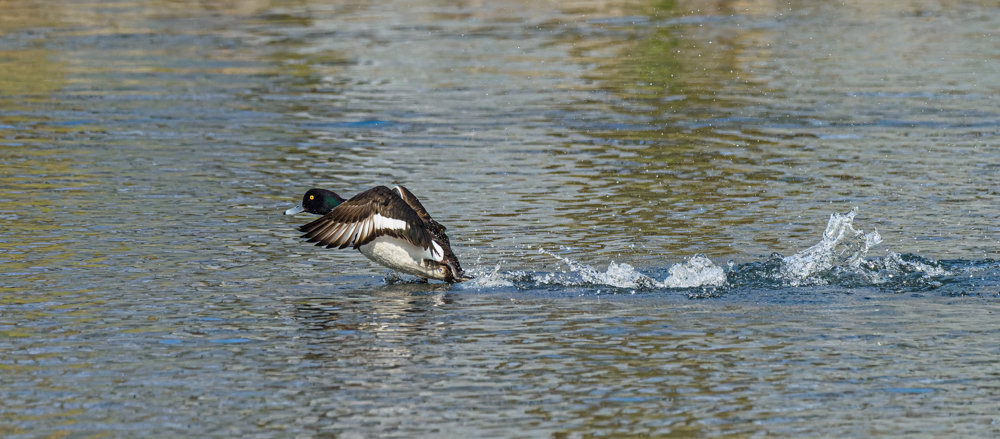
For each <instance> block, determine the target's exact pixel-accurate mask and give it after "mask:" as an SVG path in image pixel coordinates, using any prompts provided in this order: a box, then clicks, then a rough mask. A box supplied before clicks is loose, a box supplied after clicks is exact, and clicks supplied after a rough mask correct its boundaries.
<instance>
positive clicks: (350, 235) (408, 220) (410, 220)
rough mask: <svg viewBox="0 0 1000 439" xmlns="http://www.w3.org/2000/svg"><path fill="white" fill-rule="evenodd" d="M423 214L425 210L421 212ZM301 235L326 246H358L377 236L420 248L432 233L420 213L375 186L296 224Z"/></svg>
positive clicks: (429, 246)
mask: <svg viewBox="0 0 1000 439" xmlns="http://www.w3.org/2000/svg"><path fill="white" fill-rule="evenodd" d="M424 213H425V214H426V212H424ZM299 231H301V232H303V233H305V235H303V237H304V238H309V239H308V242H315V243H316V245H325V246H326V248H333V247H337V248H347V247H354V248H358V247H360V246H362V245H365V244H367V243H369V242H371V241H372V240H374V239H375V238H378V237H379V236H385V235H388V236H392V237H396V238H400V239H404V240H406V241H408V242H410V243H412V244H414V245H417V246H420V247H421V248H423V249H428V248H432V245H431V242H432V240H433V236H432V235H431V233H430V232H429V231H428V230H427V229H426V228H425V227H424V221H423V219H422V218H421V217H420V215H419V214H418V213H417V212H416V211H414V209H413V208H412V207H410V205H409V204H408V203H406V202H405V201H403V199H402V198H400V197H399V195H398V193H397V192H396V191H393V190H391V189H389V188H387V187H385V186H376V187H373V188H371V189H368V190H366V191H364V192H361V193H359V194H357V195H355V196H354V197H352V198H351V199H350V200H347V201H345V202H343V203H341V204H340V205H339V206H337V207H335V208H334V209H333V210H331V211H330V213H327V214H326V215H323V216H322V217H321V218H319V219H317V220H316V221H313V222H311V223H309V224H306V225H304V226H302V227H299Z"/></svg>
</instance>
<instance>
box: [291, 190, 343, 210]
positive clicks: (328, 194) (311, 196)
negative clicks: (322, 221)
mask: <svg viewBox="0 0 1000 439" xmlns="http://www.w3.org/2000/svg"><path fill="white" fill-rule="evenodd" d="M343 202H344V198H341V196H340V195H337V193H336V192H334V191H328V190H326V189H316V188H313V189H309V190H308V191H306V194H305V195H303V196H302V204H301V205H299V206H295V207H293V208H291V209H288V210H286V211H285V215H295V214H296V213H299V212H309V213H315V214H317V215H326V214H327V213H328V212H330V211H331V210H333V208H334V207H337V206H339V205H340V203H343Z"/></svg>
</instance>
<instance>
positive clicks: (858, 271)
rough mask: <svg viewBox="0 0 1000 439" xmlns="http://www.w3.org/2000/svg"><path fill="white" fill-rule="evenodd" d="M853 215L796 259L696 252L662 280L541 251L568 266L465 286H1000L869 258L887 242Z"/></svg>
mask: <svg viewBox="0 0 1000 439" xmlns="http://www.w3.org/2000/svg"><path fill="white" fill-rule="evenodd" d="M855 215H857V208H854V209H852V210H851V211H850V212H847V213H844V214H840V213H834V214H832V215H831V216H830V220H829V222H827V225H826V230H825V231H824V232H823V236H822V238H821V239H820V241H819V242H818V243H816V244H815V245H813V246H812V247H809V248H807V249H805V250H802V251H800V252H798V253H795V254H793V255H791V256H781V255H779V254H774V255H772V256H771V257H770V258H768V259H766V260H762V261H756V262H750V263H746V264H740V265H734V264H731V263H730V264H729V265H727V267H726V268H723V267H720V266H719V265H716V264H715V263H714V262H713V261H712V260H711V259H709V258H708V257H707V256H705V255H701V254H697V255H694V256H691V257H689V258H687V259H685V260H684V261H682V262H679V263H676V264H673V265H672V266H670V268H669V269H668V275H667V276H666V277H665V278H664V279H662V280H658V279H655V278H653V277H651V276H648V275H646V274H643V273H641V272H639V270H637V269H636V268H635V267H633V266H631V265H629V264H626V263H615V262H611V263H610V264H609V265H608V267H607V269H606V270H604V271H601V270H598V269H596V268H594V267H592V266H590V265H586V264H582V263H579V262H576V261H573V260H571V259H569V258H566V257H563V256H559V255H556V254H554V253H551V252H548V251H546V250H544V249H540V250H539V252H540V253H543V254H545V255H548V256H551V257H552V258H554V259H556V260H557V261H559V262H561V263H562V264H564V265H565V266H566V267H567V270H564V271H561V272H549V273H537V272H524V271H515V272H503V271H501V270H500V266H499V265H498V266H497V267H495V268H494V269H493V270H492V271H487V272H482V271H479V272H476V273H475V275H476V278H475V279H473V280H472V281H469V282H468V283H467V286H469V287H473V288H498V287H515V288H518V289H533V288H541V287H546V286H564V287H590V288H596V289H598V291H601V289H602V288H606V289H607V290H608V291H609V292H616V293H617V292H630V293H634V292H637V291H652V290H663V289H681V290H686V293H687V294H688V295H689V296H690V297H712V296H719V295H723V294H725V293H726V292H727V291H731V290H734V289H741V288H764V289H780V288H795V287H807V286H817V285H832V286H839V287H844V288H877V289H883V290H890V291H927V290H933V289H936V288H939V287H942V286H944V285H946V284H949V283H951V284H953V283H954V281H955V280H956V279H957V278H960V277H962V278H963V279H964V277H968V276H967V275H968V273H970V272H973V273H974V272H976V271H991V273H993V274H992V275H990V276H983V277H982V282H981V283H980V284H977V285H973V286H974V287H977V288H976V289H978V290H982V288H979V287H982V286H983V285H984V284H985V285H986V286H987V287H992V286H993V284H996V283H1000V282H998V281H997V279H996V278H997V276H996V273H995V271H996V269H997V267H996V263H995V262H994V261H980V262H971V263H970V262H962V261H953V262H951V263H941V262H938V261H934V260H930V259H925V258H921V257H919V256H913V255H900V254H897V253H892V252H889V253H888V255H887V256H883V257H872V258H869V257H868V253H869V251H870V250H871V249H872V248H873V247H875V246H877V245H878V244H880V243H881V242H882V237H881V236H880V235H879V234H878V231H871V232H868V233H865V232H864V231H863V230H860V229H856V228H855V227H854V217H855ZM474 271H477V270H474ZM957 273H960V274H963V275H965V276H964V277H963V276H959V274H957ZM963 282H964V281H963ZM965 283H966V284H967V282H965ZM969 287H970V285H962V286H960V287H959V288H958V289H957V292H949V293H950V294H965V291H968V290H969ZM988 290H989V288H987V291H988ZM980 292H981V291H980Z"/></svg>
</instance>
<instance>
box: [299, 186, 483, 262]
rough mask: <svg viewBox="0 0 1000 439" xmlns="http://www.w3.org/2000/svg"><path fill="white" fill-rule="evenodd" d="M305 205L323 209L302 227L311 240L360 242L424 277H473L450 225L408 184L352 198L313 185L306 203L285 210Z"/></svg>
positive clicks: (380, 258)
mask: <svg viewBox="0 0 1000 439" xmlns="http://www.w3.org/2000/svg"><path fill="white" fill-rule="evenodd" d="M302 211H306V212H311V213H316V214H320V215H323V216H322V217H321V218H319V219H317V220H315V221H313V222H311V223H309V224H306V225H304V226H302V227H299V230H300V231H302V232H303V233H305V234H304V235H303V237H304V238H307V240H308V242H313V243H316V245H318V246H326V247H327V248H340V249H343V248H347V247H351V248H355V249H358V250H359V251H360V252H361V253H362V254H364V255H365V256H367V257H368V258H369V259H371V260H373V261H375V262H377V263H379V264H382V265H384V266H386V267H389V268H392V269H394V270H397V271H400V272H403V273H407V274H412V275H414V276H419V277H422V278H425V279H437V280H442V281H445V282H461V281H464V280H468V279H469V278H468V277H466V275H465V272H464V271H463V270H462V267H461V265H460V264H459V262H458V258H456V257H455V254H454V253H452V251H451V243H450V241H449V240H448V235H447V234H445V227H444V226H443V225H441V224H440V223H438V222H437V221H435V220H434V219H433V218H431V216H430V215H429V214H428V213H427V210H426V209H424V206H423V205H422V204H420V201H419V200H417V197H416V196H414V195H413V193H411V192H410V191H409V190H407V189H406V188H405V187H403V186H396V187H395V188H393V189H389V188H387V187H385V186H376V187H373V188H371V189H368V190H366V191H364V192H361V193H359V194H357V195H355V196H354V197H351V199H349V200H344V199H343V198H341V197H340V196H339V195H337V194H336V193H334V192H331V191H327V190H323V189H310V190H309V191H308V192H306V194H305V196H303V198H302V206H300V207H296V208H292V209H289V210H287V211H286V212H285V213H286V214H294V213H298V212H302Z"/></svg>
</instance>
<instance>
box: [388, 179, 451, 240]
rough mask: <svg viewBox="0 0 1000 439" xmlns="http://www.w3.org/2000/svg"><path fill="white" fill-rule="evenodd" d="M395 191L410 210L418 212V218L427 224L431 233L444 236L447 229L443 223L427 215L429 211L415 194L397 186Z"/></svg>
mask: <svg viewBox="0 0 1000 439" xmlns="http://www.w3.org/2000/svg"><path fill="white" fill-rule="evenodd" d="M394 190H395V192H396V194H397V195H399V198H400V199H401V200H403V202H404V203H406V205H407V206H410V208H411V209H413V211H414V212H416V214H417V216H419V217H420V219H421V220H423V222H424V223H426V225H427V228H428V229H430V231H431V232H433V233H441V234H444V230H445V227H444V226H443V225H441V223H439V222H437V221H434V218H431V215H430V214H429V213H427V209H424V205H423V204H420V200H418V199H417V196H416V195H413V192H410V190H409V189H407V188H406V187H404V186H402V185H400V186H396V187H395V188H394Z"/></svg>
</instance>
